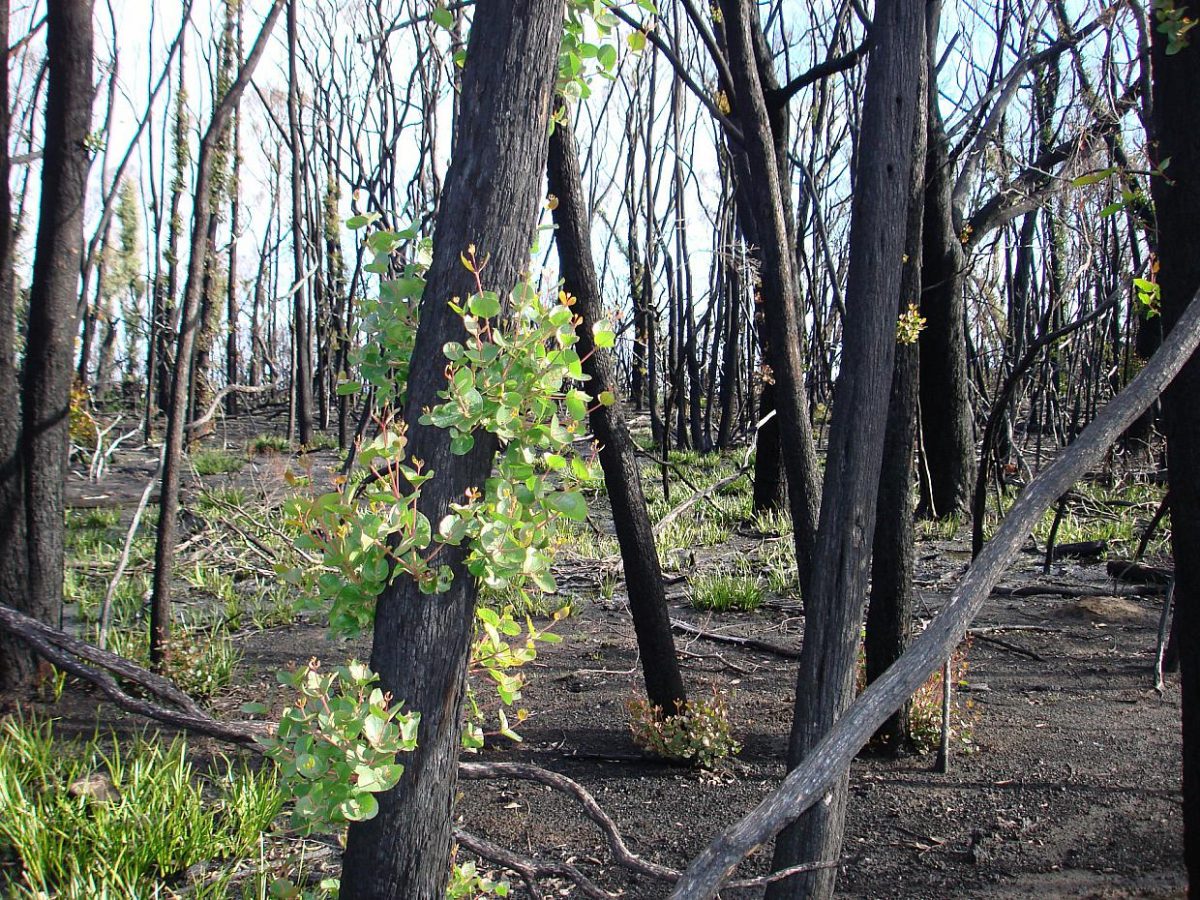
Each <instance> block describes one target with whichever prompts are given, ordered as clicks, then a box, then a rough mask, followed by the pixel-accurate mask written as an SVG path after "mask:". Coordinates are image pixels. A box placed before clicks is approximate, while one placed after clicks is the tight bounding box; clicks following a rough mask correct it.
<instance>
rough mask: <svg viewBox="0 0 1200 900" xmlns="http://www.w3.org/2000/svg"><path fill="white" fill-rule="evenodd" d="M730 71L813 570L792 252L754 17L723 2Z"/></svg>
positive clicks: (797, 514)
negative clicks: (759, 61)
mask: <svg viewBox="0 0 1200 900" xmlns="http://www.w3.org/2000/svg"><path fill="white" fill-rule="evenodd" d="M721 9H722V12H723V18H724V21H725V29H726V41H727V43H728V46H729V66H730V69H731V71H732V73H733V78H734V89H735V91H736V95H737V100H736V105H735V112H736V114H737V117H738V121H739V122H740V123H741V125H742V130H743V133H744V135H745V139H746V148H745V149H746V157H747V158H746V171H745V174H744V176H743V178H744V182H745V190H746V196H747V200H748V202H749V203H750V204H752V207H753V210H754V218H755V222H756V225H757V227H758V230H759V234H758V239H759V241H760V242H761V251H762V262H763V264H762V273H761V274H762V294H763V304H764V312H765V316H766V324H767V329H768V330H769V332H770V335H771V341H770V344H769V348H768V349H769V351H770V356H769V357H768V361H769V362H770V365H771V369H772V373H773V374H772V377H773V378H774V380H775V383H776V384H777V385H778V386H779V390H778V392H777V393H776V394H775V402H776V411H777V414H778V418H779V420H780V421H779V427H780V429H781V437H782V442H781V445H782V454H783V464H784V469H785V471H786V472H787V481H788V499H789V501H790V506H791V512H792V522H793V524H794V529H793V531H794V535H795V541H796V564H797V566H798V568H799V570H800V571H801V572H808V571H810V569H811V562H812V554H813V546H814V541H815V537H816V525H817V504H818V493H819V490H820V489H819V487H818V485H819V484H820V477H819V475H818V472H817V456H816V451H815V449H814V446H813V439H812V429H811V427H810V424H809V418H808V402H807V399H806V397H805V393H804V367H803V365H802V363H801V360H800V334H801V331H800V321H799V310H800V304H799V297H798V296H797V291H796V280H795V275H794V273H793V271H792V260H793V259H794V253H793V252H792V244H791V238H790V232H789V229H788V223H787V215H786V209H785V206H784V203H783V199H782V197H783V187H782V184H781V183H780V178H779V166H778V163H777V159H776V154H775V135H774V133H773V132H772V129H771V122H770V116H769V113H768V109H767V105H766V100H765V99H764V94H763V86H762V83H761V81H760V78H759V71H758V64H757V61H756V58H755V51H754V28H756V27H757V25H756V20H755V18H754V17H755V16H757V11H756V9H755V7H754V5H753V4H752V3H749V2H747V0H722V2H721Z"/></svg>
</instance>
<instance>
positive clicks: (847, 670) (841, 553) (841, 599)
mask: <svg viewBox="0 0 1200 900" xmlns="http://www.w3.org/2000/svg"><path fill="white" fill-rule="evenodd" d="M924 24H925V2H924V0H891V2H881V3H879V4H878V5H877V6H876V8H875V17H874V21H873V24H872V27H871V34H872V38H873V40H874V47H873V48H872V50H871V55H870V59H869V62H868V65H867V75H866V90H865V96H864V100H863V114H862V130H861V132H860V136H859V142H858V147H857V152H856V153H855V156H856V158H857V160H858V165H857V169H856V173H855V175H856V180H855V190H854V200H853V204H852V209H851V214H850V215H851V218H850V257H849V270H848V273H847V282H846V322H845V343H844V351H843V354H842V368H841V372H840V373H839V375H838V380H837V384H836V386H835V388H834V405H833V421H832V425H831V428H830V434H829V454H828V457H827V463H826V471H825V485H824V492H823V495H822V497H821V523H820V528H819V530H818V534H817V544H816V552H815V554H814V559H813V565H812V567H811V569H809V570H807V575H806V576H802V577H807V578H808V586H807V590H806V591H805V592H804V612H805V624H804V645H803V648H802V649H801V655H800V671H799V675H798V677H797V679H796V706H795V712H794V718H793V720H792V733H791V741H790V746H789V747H788V766H789V768H795V767H796V766H798V765H799V764H800V763H801V762H802V761H803V760H804V758H805V756H806V755H807V754H808V753H809V751H811V750H812V749H813V747H815V746H816V745H817V744H818V743H819V742H820V740H821V738H823V737H824V736H825V734H826V733H827V732H828V731H829V730H830V729H831V728H832V727H833V724H834V722H836V721H837V719H838V717H839V716H840V715H841V714H842V712H844V711H845V709H846V707H847V706H848V705H849V704H850V701H851V700H852V699H853V691H854V675H855V668H856V665H857V661H858V639H859V633H860V629H861V626H862V604H863V599H864V598H865V595H866V588H867V574H868V563H869V560H870V546H871V540H872V536H873V534H874V530H875V503H876V495H877V491H878V485H879V475H880V465H881V461H882V457H883V445H884V428H883V423H884V421H885V419H886V412H887V404H888V400H887V398H888V391H889V386H890V383H891V380H892V360H893V356H894V351H895V347H896V298H897V297H898V296H899V294H900V285H901V269H902V262H901V260H902V258H903V255H904V245H905V222H906V219H907V215H906V213H907V210H908V199H909V193H910V186H911V180H912V143H913V141H912V135H913V125H914V123H915V122H916V115H917V114H916V107H917V104H918V103H921V102H924V98H923V97H920V96H919V93H918V86H919V84H920V72H919V67H920V65H921V61H922V47H923V46H924V42H925V28H924ZM802 572H804V570H802ZM847 783H848V774H843V775H842V776H841V777H840V778H839V779H838V783H837V785H836V786H835V787H834V788H833V790H832V791H831V792H830V794H829V797H828V801H827V802H825V803H822V804H820V805H818V806H817V807H814V808H812V809H810V810H809V811H808V812H806V813H805V814H804V816H802V817H801V818H800V819H798V820H797V821H796V822H795V823H794V824H793V825H792V826H790V827H789V828H787V829H786V830H785V831H783V832H781V833H780V835H779V837H778V838H777V839H776V841H775V857H774V868H775V869H777V870H778V869H781V868H785V867H787V866H791V865H796V864H798V863H801V862H810V861H833V862H836V861H837V860H838V858H839V855H840V851H841V844H842V831H843V828H844V827H845V815H846V798H847ZM836 878H837V867H836V865H835V866H833V867H830V868H822V869H818V870H815V871H812V872H806V873H802V874H799V875H795V876H793V877H791V878H787V879H784V880H783V881H778V882H775V883H774V884H773V885H772V886H771V887H770V888H768V891H767V896H768V897H769V898H771V900H783V898H799V897H822V898H824V897H830V896H832V894H833V888H834V884H835V881H836Z"/></svg>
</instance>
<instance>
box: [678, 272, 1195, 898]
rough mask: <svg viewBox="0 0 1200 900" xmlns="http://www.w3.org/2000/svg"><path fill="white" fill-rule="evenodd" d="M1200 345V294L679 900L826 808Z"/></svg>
mask: <svg viewBox="0 0 1200 900" xmlns="http://www.w3.org/2000/svg"><path fill="white" fill-rule="evenodd" d="M1197 344H1200V292H1198V293H1197V295H1196V296H1195V297H1193V299H1192V301H1191V303H1190V304H1189V305H1188V307H1187V309H1186V310H1185V311H1184V313H1183V315H1182V316H1181V317H1180V319H1179V322H1178V325H1177V327H1175V328H1173V329H1172V330H1171V333H1170V334H1169V335H1168V336H1167V338H1166V340H1165V341H1164V342H1163V344H1162V346H1161V347H1160V348H1159V350H1158V352H1156V353H1155V354H1154V356H1153V357H1152V358H1151V360H1150V362H1149V363H1148V364H1147V365H1146V367H1145V368H1144V369H1143V370H1142V371H1141V372H1140V373H1138V375H1137V376H1136V377H1135V378H1134V379H1133V380H1132V381H1131V382H1130V383H1129V384H1128V386H1126V387H1125V389H1124V390H1122V391H1121V392H1120V393H1119V394H1117V396H1116V397H1114V398H1113V399H1112V400H1111V401H1110V402H1109V404H1108V405H1107V406H1106V407H1105V408H1104V409H1103V410H1102V411H1101V412H1100V414H1099V415H1098V416H1097V417H1096V418H1095V419H1094V420H1093V421H1092V422H1091V424H1089V425H1088V426H1087V428H1086V429H1084V431H1083V433H1082V434H1080V436H1079V437H1078V438H1077V439H1076V440H1075V441H1074V443H1072V444H1071V445H1070V446H1069V447H1067V448H1066V449H1065V450H1064V451H1062V453H1061V454H1060V455H1059V457H1058V458H1057V459H1056V460H1055V461H1054V462H1053V463H1052V464H1051V465H1050V466H1048V467H1047V468H1046V469H1044V470H1043V471H1042V473H1041V475H1039V476H1038V477H1037V478H1035V479H1034V480H1033V481H1032V482H1031V483H1030V484H1029V486H1028V487H1027V488H1026V489H1025V491H1024V492H1023V493H1022V494H1021V496H1020V498H1019V499H1018V500H1017V503H1016V504H1015V505H1014V506H1013V508H1012V510H1011V511H1010V512H1009V514H1008V516H1007V517H1006V518H1005V519H1004V521H1003V522H1002V523H1001V525H1000V527H999V529H998V530H997V531H996V534H995V536H994V537H993V538H992V540H991V541H990V542H988V543H987V544H986V545H984V547H983V550H982V552H980V554H979V555H978V556H977V557H976V558H975V561H974V562H973V563H972V564H971V566H970V568H968V569H967V572H966V575H965V576H964V578H963V581H962V583H961V584H960V585H959V588H958V590H956V591H955V592H954V593H953V594H952V595H951V597H950V600H949V602H948V603H947V604H946V606H945V607H944V608H943V609H942V611H941V612H939V613H938V615H937V616H935V617H934V619H933V620H932V621H931V622H930V623H929V627H928V628H926V629H925V631H924V632H922V633H921V634H920V635H919V636H918V637H917V638H916V640H914V641H913V643H912V646H911V647H910V648H909V649H908V651H907V652H906V653H905V654H904V655H903V656H901V657H900V659H899V660H897V661H896V663H895V664H894V665H893V666H892V667H891V668H890V669H888V670H887V672H885V673H884V674H883V675H882V676H881V677H880V678H879V679H878V680H877V681H876V682H875V683H874V684H872V685H871V686H870V687H868V688H867V690H866V691H864V692H863V694H862V695H861V696H860V697H859V698H858V700H856V701H855V702H854V704H853V705H852V706H851V707H850V708H849V709H848V710H847V711H846V713H845V714H844V715H843V716H842V717H841V719H839V720H838V722H837V723H836V724H835V725H834V726H833V728H832V729H831V730H830V731H829V733H828V734H826V736H825V737H824V738H823V739H822V740H821V742H820V743H819V744H818V745H817V746H816V747H815V748H813V751H812V753H810V754H809V755H808V757H807V758H806V759H805V760H804V762H803V763H801V764H800V765H799V766H797V767H796V768H795V769H792V771H791V772H789V773H788V775H787V777H786V778H785V779H784V781H783V783H782V784H781V785H780V787H779V788H778V789H777V790H776V791H774V792H773V793H772V794H771V795H770V796H768V797H766V798H765V799H764V800H763V801H762V802H761V803H760V804H759V805H758V806H756V807H755V808H754V810H752V811H751V812H750V813H749V814H748V815H747V816H746V817H745V818H743V819H742V820H741V821H739V822H737V823H735V824H734V825H732V826H731V827H730V828H728V829H727V830H726V831H724V832H722V833H721V834H720V835H718V836H717V837H716V838H715V839H714V840H713V841H712V843H710V844H709V845H708V847H706V848H705V849H704V850H703V851H701V853H700V855H699V856H697V857H696V858H695V859H694V860H693V862H692V864H691V866H690V867H689V868H688V870H687V872H685V873H684V876H683V878H681V879H680V881H679V883H678V884H677V885H676V888H675V891H674V892H673V893H672V894H671V897H673V898H677V900H696V898H704V900H707V898H711V897H713V896H714V895H715V894H716V893H717V891H718V890H720V888H721V885H722V884H723V882H724V881H725V879H726V878H728V877H729V875H730V873H731V872H732V871H733V870H734V868H736V867H737V866H738V865H739V864H740V863H741V862H742V860H744V859H745V858H746V857H747V856H749V855H750V854H751V853H753V852H754V851H755V850H756V849H757V848H758V847H761V846H762V845H763V844H764V843H766V842H767V841H769V840H770V839H771V838H772V837H774V836H775V835H776V834H778V833H779V832H780V831H781V830H782V829H783V828H784V827H786V826H787V825H788V824H789V823H791V822H793V821H795V820H796V819H797V818H798V817H799V816H800V815H801V814H802V813H804V811H805V810H807V809H808V808H809V807H810V806H812V805H813V804H814V803H816V802H818V801H819V800H820V799H821V797H822V796H824V794H825V793H826V792H827V791H828V790H829V788H830V787H831V786H832V785H833V784H834V783H835V782H836V780H837V779H838V778H839V777H840V776H841V773H842V772H844V771H845V770H846V768H847V767H848V766H849V765H850V762H851V760H852V759H853V758H854V756H855V754H856V753H858V751H859V750H860V749H861V748H862V747H863V746H864V745H865V744H866V743H867V741H869V740H870V739H871V735H873V734H874V733H875V730H876V729H877V728H878V727H879V726H880V725H882V724H883V722H884V721H885V720H886V719H887V717H888V716H890V715H891V714H892V712H894V711H895V710H897V709H899V708H900V706H901V705H902V704H903V703H904V702H905V701H906V700H907V699H908V698H909V697H911V696H912V694H913V692H914V691H915V690H916V689H917V688H918V687H920V686H921V684H922V683H923V682H924V680H925V678H926V677H927V676H928V675H929V673H930V672H931V671H932V670H933V669H934V668H936V667H937V666H938V665H939V664H940V663H941V661H942V660H944V659H945V657H946V655H947V654H948V653H949V652H950V649H951V648H952V647H954V646H955V645H956V644H958V642H959V641H960V640H962V638H963V635H965V634H966V631H967V628H968V627H969V625H970V623H971V620H972V619H973V618H974V617H975V615H976V613H978V612H979V610H980V608H981V607H982V606H983V604H984V602H985V601H986V600H987V598H988V595H989V594H990V593H991V590H992V588H993V587H994V586H995V585H996V582H997V581H999V580H1000V578H1001V577H1003V575H1004V573H1005V571H1006V570H1007V566H1008V563H1009V561H1010V560H1011V559H1012V557H1013V556H1015V555H1016V553H1017V552H1018V551H1019V550H1020V548H1021V545H1022V544H1023V543H1024V541H1025V539H1026V538H1027V537H1028V535H1029V533H1030V532H1031V531H1032V529H1033V526H1034V525H1035V524H1036V523H1037V521H1038V519H1039V518H1040V517H1041V515H1042V513H1043V512H1044V511H1045V510H1046V508H1047V507H1049V506H1050V504H1052V503H1054V501H1055V500H1057V499H1058V498H1059V497H1061V496H1062V495H1063V493H1064V492H1065V491H1066V490H1067V489H1068V488H1069V487H1070V486H1071V485H1072V484H1074V483H1075V481H1077V480H1078V479H1079V478H1080V477H1081V476H1082V475H1083V473H1084V472H1086V471H1087V469H1088V468H1089V467H1090V466H1092V465H1094V464H1095V463H1096V462H1097V461H1098V460H1099V459H1100V458H1101V456H1102V455H1103V454H1104V452H1105V450H1107V448H1108V447H1109V446H1110V445H1111V444H1112V442H1113V441H1115V440H1116V439H1117V437H1118V436H1119V435H1120V434H1121V433H1122V432H1123V431H1124V430H1125V429H1126V428H1128V427H1129V425H1130V424H1132V422H1133V421H1134V420H1135V419H1136V418H1137V417H1138V416H1139V415H1141V414H1142V412H1143V411H1144V410H1146V409H1147V408H1148V407H1149V406H1150V404H1151V403H1153V402H1154V399H1155V398H1156V397H1157V396H1158V395H1159V394H1160V393H1162V391H1163V389H1164V388H1165V387H1166V386H1167V384H1168V383H1170V381H1171V379H1172V378H1174V377H1175V374H1176V373H1177V372H1178V371H1179V370H1180V369H1181V368H1182V367H1183V365H1184V364H1185V363H1186V362H1187V361H1188V359H1189V358H1190V357H1191V355H1192V353H1193V352H1194V351H1195V349H1196V346H1197Z"/></svg>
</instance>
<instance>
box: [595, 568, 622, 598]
mask: <svg viewBox="0 0 1200 900" xmlns="http://www.w3.org/2000/svg"><path fill="white" fill-rule="evenodd" d="M620 583H621V578H620V576H619V575H617V573H616V572H605V573H604V576H603V577H602V578H601V579H600V596H601V597H603V598H604V599H605V600H609V601H611V600H612V598H613V597H614V596H616V593H617V587H618V585H620Z"/></svg>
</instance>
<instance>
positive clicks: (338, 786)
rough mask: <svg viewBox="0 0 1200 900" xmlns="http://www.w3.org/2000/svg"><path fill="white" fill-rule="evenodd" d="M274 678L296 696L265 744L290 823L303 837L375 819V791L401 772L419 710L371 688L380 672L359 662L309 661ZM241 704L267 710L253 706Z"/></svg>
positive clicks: (249, 708)
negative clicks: (289, 803) (286, 797)
mask: <svg viewBox="0 0 1200 900" xmlns="http://www.w3.org/2000/svg"><path fill="white" fill-rule="evenodd" d="M279 680H280V682H282V683H283V684H286V685H288V686H289V687H292V688H294V689H295V690H296V692H297V694H298V695H299V696H298V699H297V700H296V702H295V704H293V705H292V706H290V707H289V708H288V709H287V710H285V711H284V713H283V715H282V716H281V717H280V720H279V727H278V728H277V729H276V732H275V734H274V735H273V736H271V737H269V738H266V739H264V740H263V742H262V743H263V746H264V747H265V748H266V750H267V755H268V756H270V757H271V758H272V759H273V760H275V762H276V763H277V764H278V765H279V771H280V776H281V778H282V779H283V783H284V785H285V786H286V787H287V790H288V792H289V794H290V795H291V796H293V797H295V798H296V802H295V804H294V806H293V807H292V825H293V826H295V827H296V828H297V829H299V830H300V831H301V832H302V833H304V834H307V833H310V832H312V831H313V830H322V831H328V830H330V829H331V828H340V827H341V826H343V825H345V824H346V823H347V822H357V821H361V820H363V819H370V818H372V817H373V816H374V815H375V813H376V812H377V811H378V809H379V802H378V801H377V800H376V799H375V794H377V793H380V792H382V791H387V790H390V789H391V788H392V787H393V786H394V785H395V784H396V782H397V781H399V780H400V775H401V774H402V773H403V772H404V766H403V765H401V764H400V763H398V762H396V761H395V760H396V755H397V754H398V753H400V752H402V751H412V750H413V749H415V748H416V746H417V726H418V724H419V723H420V720H421V715H420V713H415V712H414V713H406V712H404V711H403V710H402V708H401V705H400V704H395V705H393V704H392V697H391V695H390V694H385V693H384V692H383V691H381V690H380V689H379V688H378V687H375V684H376V682H377V681H378V680H379V679H378V676H377V675H375V673H374V672H372V671H371V670H370V669H369V668H367V667H366V666H364V665H363V664H362V663H359V662H350V663H349V664H348V665H345V666H337V667H336V668H334V669H333V670H332V671H327V672H322V671H321V669H320V663H318V662H317V661H316V660H315V659H314V660H311V661H310V662H309V664H308V666H307V667H305V668H304V669H302V670H300V671H298V672H291V673H288V672H280V673H279ZM243 709H244V710H245V711H246V712H251V713H265V712H267V711H268V710H267V709H266V707H265V706H263V705H262V704H258V703H250V704H247V705H246V706H245V707H243Z"/></svg>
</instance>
